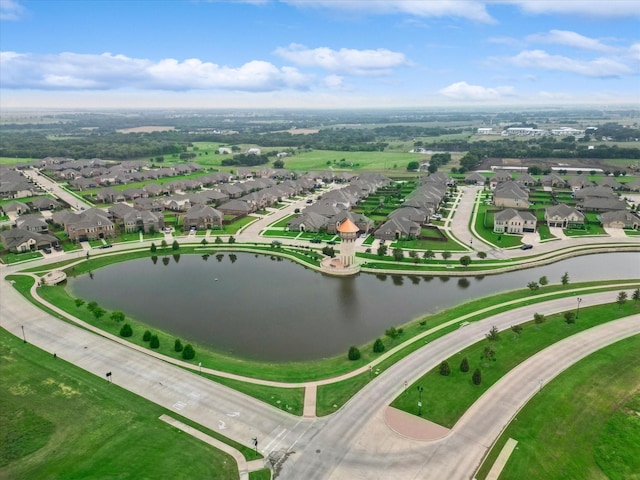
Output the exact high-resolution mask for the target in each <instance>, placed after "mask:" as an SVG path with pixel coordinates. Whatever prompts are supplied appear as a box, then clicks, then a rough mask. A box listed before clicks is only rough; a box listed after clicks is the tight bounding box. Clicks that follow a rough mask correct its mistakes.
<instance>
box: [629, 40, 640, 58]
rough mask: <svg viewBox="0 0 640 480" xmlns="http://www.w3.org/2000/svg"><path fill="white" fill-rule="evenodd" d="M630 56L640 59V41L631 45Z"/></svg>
mask: <svg viewBox="0 0 640 480" xmlns="http://www.w3.org/2000/svg"><path fill="white" fill-rule="evenodd" d="M629 56H630V57H631V58H632V59H634V60H638V61H640V43H634V44H633V45H631V46H630V47H629Z"/></svg>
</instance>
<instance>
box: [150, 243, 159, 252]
mask: <svg viewBox="0 0 640 480" xmlns="http://www.w3.org/2000/svg"><path fill="white" fill-rule="evenodd" d="M149 250H150V251H151V253H156V250H158V247H156V244H155V243H151V247H149Z"/></svg>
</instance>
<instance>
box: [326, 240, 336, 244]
mask: <svg viewBox="0 0 640 480" xmlns="http://www.w3.org/2000/svg"><path fill="white" fill-rule="evenodd" d="M335 244H336V242H335V240H329V241H328V242H327V245H335Z"/></svg>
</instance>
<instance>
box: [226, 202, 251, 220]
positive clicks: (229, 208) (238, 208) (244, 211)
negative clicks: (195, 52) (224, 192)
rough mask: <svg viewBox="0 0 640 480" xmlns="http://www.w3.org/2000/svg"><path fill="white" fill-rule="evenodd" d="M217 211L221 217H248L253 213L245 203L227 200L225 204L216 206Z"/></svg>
mask: <svg viewBox="0 0 640 480" xmlns="http://www.w3.org/2000/svg"><path fill="white" fill-rule="evenodd" d="M218 210H219V211H220V212H222V214H223V215H235V216H240V215H248V214H250V213H251V212H253V211H254V210H253V208H252V207H251V205H249V204H248V203H247V202H243V201H242V200H229V201H228V202H226V203H223V204H222V205H219V206H218Z"/></svg>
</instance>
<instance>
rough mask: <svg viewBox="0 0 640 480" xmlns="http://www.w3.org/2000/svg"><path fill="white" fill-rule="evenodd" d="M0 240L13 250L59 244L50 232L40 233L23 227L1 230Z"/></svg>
mask: <svg viewBox="0 0 640 480" xmlns="http://www.w3.org/2000/svg"><path fill="white" fill-rule="evenodd" d="M0 242H2V245H4V247H5V248H6V249H7V250H9V251H12V252H28V251H35V250H41V249H43V248H51V247H54V246H56V245H58V243H59V242H58V239H57V238H56V237H55V236H54V235H50V234H48V233H38V232H32V231H29V230H24V229H22V228H11V229H9V230H2V231H0Z"/></svg>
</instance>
